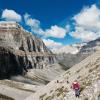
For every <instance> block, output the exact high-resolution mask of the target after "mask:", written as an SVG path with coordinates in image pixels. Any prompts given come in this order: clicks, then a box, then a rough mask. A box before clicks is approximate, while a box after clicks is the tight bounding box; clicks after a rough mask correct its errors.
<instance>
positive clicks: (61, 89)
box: [55, 86, 68, 97]
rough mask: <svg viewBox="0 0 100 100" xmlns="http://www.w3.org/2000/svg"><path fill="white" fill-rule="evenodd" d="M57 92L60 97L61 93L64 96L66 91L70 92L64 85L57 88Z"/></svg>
mask: <svg viewBox="0 0 100 100" xmlns="http://www.w3.org/2000/svg"><path fill="white" fill-rule="evenodd" d="M55 91H56V92H57V96H58V97H59V96H60V95H63V96H64V93H66V92H68V90H67V88H64V86H62V87H61V88H58V89H56V90H55Z"/></svg>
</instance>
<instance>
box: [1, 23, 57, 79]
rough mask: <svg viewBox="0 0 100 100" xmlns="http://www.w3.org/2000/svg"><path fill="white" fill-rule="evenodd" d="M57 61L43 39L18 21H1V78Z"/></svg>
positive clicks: (40, 67)
mask: <svg viewBox="0 0 100 100" xmlns="http://www.w3.org/2000/svg"><path fill="white" fill-rule="evenodd" d="M55 61H56V60H55V55H54V54H53V53H52V52H51V51H50V50H49V49H48V48H47V47H46V46H45V44H44V43H43V41H42V40H41V39H39V38H37V37H36V36H34V35H33V34H32V33H30V32H28V31H26V30H24V29H23V28H22V27H21V26H20V25H19V24H18V23H16V22H0V78H9V77H10V76H12V75H18V74H24V73H25V72H27V71H28V70H27V69H31V68H34V69H43V68H45V67H46V66H47V65H48V64H53V63H54V62H55Z"/></svg>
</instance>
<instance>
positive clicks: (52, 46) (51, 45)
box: [43, 39, 63, 49]
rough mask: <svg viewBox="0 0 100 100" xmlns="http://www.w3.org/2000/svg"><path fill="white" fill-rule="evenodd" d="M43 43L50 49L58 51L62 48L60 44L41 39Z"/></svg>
mask: <svg viewBox="0 0 100 100" xmlns="http://www.w3.org/2000/svg"><path fill="white" fill-rule="evenodd" d="M43 42H44V43H45V45H46V46H47V47H48V48H50V49H54V48H56V49H59V48H61V47H62V46H63V44H62V43H60V42H55V41H54V40H50V39H43Z"/></svg>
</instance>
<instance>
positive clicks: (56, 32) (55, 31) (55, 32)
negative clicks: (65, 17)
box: [44, 25, 67, 38]
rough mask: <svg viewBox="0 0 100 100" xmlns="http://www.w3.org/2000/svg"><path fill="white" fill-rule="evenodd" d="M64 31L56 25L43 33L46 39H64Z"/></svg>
mask: <svg viewBox="0 0 100 100" xmlns="http://www.w3.org/2000/svg"><path fill="white" fill-rule="evenodd" d="M66 32H67V31H66V29H64V28H62V27H59V26H57V25H54V26H51V28H50V29H46V30H45V31H44V34H45V36H47V37H57V38H64V37H65V36H66Z"/></svg>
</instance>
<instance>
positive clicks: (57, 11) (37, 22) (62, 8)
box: [0, 0, 100, 47]
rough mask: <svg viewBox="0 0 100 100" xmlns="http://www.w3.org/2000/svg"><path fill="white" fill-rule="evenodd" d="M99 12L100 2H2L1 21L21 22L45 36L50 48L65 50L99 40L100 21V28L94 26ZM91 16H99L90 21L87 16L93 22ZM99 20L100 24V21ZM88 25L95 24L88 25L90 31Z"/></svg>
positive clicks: (80, 0)
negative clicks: (67, 47) (74, 45)
mask: <svg viewBox="0 0 100 100" xmlns="http://www.w3.org/2000/svg"><path fill="white" fill-rule="evenodd" d="M99 11H100V1H99V0H20V1H19V0H1V1H0V16H1V19H0V20H7V21H9V20H10V21H11V20H12V21H17V22H19V23H20V24H21V25H22V26H23V27H25V29H26V30H29V31H31V32H32V33H33V34H36V35H37V36H39V37H41V38H42V39H43V40H44V42H45V43H46V44H47V46H51V45H52V44H55V45H58V47H61V46H65V45H68V44H73V43H78V42H82V41H90V40H92V39H95V38H97V37H99V36H97V35H98V34H100V33H99V31H98V26H99V22H98V23H97V24H98V26H93V25H92V24H94V23H93V22H94V21H97V19H98V18H100V13H99ZM87 14H89V16H90V15H93V14H97V15H98V16H95V15H93V18H91V20H89V22H88V20H85V18H86V17H87V18H86V19H89V16H87ZM11 15H12V16H11ZM82 16H83V19H82ZM98 20H99V21H100V19H98ZM84 22H87V23H92V24H91V25H92V26H91V25H88V29H87V26H86V23H84ZM93 28H94V29H97V30H95V32H96V34H94V30H93ZM82 32H83V33H82ZM88 33H89V34H88ZM94 37H95V38H94ZM49 42H50V43H49ZM55 45H54V46H55Z"/></svg>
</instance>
